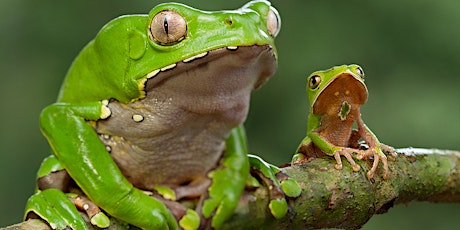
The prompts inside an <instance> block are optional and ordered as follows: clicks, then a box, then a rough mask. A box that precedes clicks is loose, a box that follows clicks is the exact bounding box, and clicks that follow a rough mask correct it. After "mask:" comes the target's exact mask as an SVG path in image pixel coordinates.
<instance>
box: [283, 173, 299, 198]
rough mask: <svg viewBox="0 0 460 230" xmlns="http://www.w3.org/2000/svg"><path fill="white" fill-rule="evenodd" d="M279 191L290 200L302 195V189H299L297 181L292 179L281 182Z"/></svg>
mask: <svg viewBox="0 0 460 230" xmlns="http://www.w3.org/2000/svg"><path fill="white" fill-rule="evenodd" d="M281 189H282V190H283V192H284V194H285V195H286V196H288V197H291V198H295V197H298V196H300V194H301V193H302V188H300V185H299V184H298V183H297V181H295V180H294V179H292V178H288V179H286V180H283V181H281Z"/></svg>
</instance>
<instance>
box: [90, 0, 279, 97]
mask: <svg viewBox="0 0 460 230" xmlns="http://www.w3.org/2000/svg"><path fill="white" fill-rule="evenodd" d="M279 30H280V17H279V15H278V13H277V11H276V9H274V8H273V7H271V6H270V3H269V2H268V1H263V0H259V1H251V2H249V3H248V4H246V5H245V6H243V7H242V8H240V9H238V10H232V11H216V12H208V11H201V10H197V9H194V8H191V7H189V6H186V5H182V4H178V3H165V4H160V5H157V6H156V7H155V8H153V9H152V10H151V11H150V13H149V15H128V16H122V17H119V18H117V19H115V20H113V21H111V22H110V23H108V24H107V25H106V26H105V27H104V28H103V29H102V30H101V31H100V33H99V34H98V36H97V37H96V39H95V41H94V50H95V51H96V52H95V53H97V55H98V58H97V59H98V60H97V61H96V62H99V63H100V65H104V66H103V67H102V68H104V69H105V70H104V71H103V72H104V73H105V75H107V76H104V79H103V80H101V81H104V83H105V84H106V85H107V84H109V85H112V86H113V88H114V89H113V90H112V91H113V92H114V94H115V92H124V94H123V95H121V94H119V95H116V97H114V98H116V99H118V100H120V101H122V102H128V101H132V100H137V99H139V98H142V97H144V96H145V91H146V89H145V87H146V85H147V83H146V82H147V81H148V80H150V79H154V78H160V76H161V75H168V74H164V73H166V72H170V71H171V70H173V71H176V72H175V75H177V73H179V72H184V71H190V70H191V69H197V68H201V72H202V73H203V74H205V73H206V68H207V66H209V65H211V64H212V62H213V61H215V60H217V59H219V58H220V57H224V56H226V55H227V54H228V53H230V52H233V54H232V55H233V59H234V60H236V59H238V58H240V59H244V58H247V60H248V61H249V60H255V59H258V56H259V55H260V54H261V53H264V52H268V53H270V54H271V56H272V57H271V59H270V60H269V59H268V58H266V59H267V60H263V61H262V62H260V63H261V64H259V66H257V68H259V70H258V72H257V73H256V74H259V75H260V76H259V77H257V78H255V82H248V84H252V86H253V88H257V87H258V86H260V85H261V84H262V83H263V82H265V81H266V80H267V79H268V77H270V76H271V75H273V73H274V71H275V70H276V50H275V46H274V38H275V36H276V35H277V34H278V32H279ZM265 56H266V55H264V58H265ZM261 57H262V56H261ZM198 60H201V61H198ZM204 60H205V61H204ZM208 64H209V65H208ZM217 64H223V63H222V62H220V63H217ZM236 64H240V63H237V62H235V65H236ZM228 70H229V69H228V68H226V67H224V68H222V71H228ZM235 71H238V69H237V68H235ZM222 76H228V75H226V74H224V73H223V74H222ZM161 78H164V77H161ZM197 80H203V79H197ZM234 80H236V79H234ZM106 90H107V89H106Z"/></svg>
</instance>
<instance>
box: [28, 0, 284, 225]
mask: <svg viewBox="0 0 460 230" xmlns="http://www.w3.org/2000/svg"><path fill="white" fill-rule="evenodd" d="M279 30H280V18H279V15H278V13H277V11H276V10H275V9H274V8H273V7H271V6H270V3H269V2H267V1H262V0H259V1H251V2H249V3H248V4H246V5H245V6H243V7H242V8H240V9H238V10H234V11H218V12H207V11H201V10H197V9H193V8H191V7H188V6H185V5H182V4H176V3H167V4H161V5H158V6H156V7H155V8H153V9H152V10H151V11H150V13H149V14H148V15H128V16H121V17H119V18H116V19H114V20H113V21H111V22H109V23H108V24H107V25H105V26H104V27H103V28H102V30H101V31H100V32H99V33H98V34H97V36H96V38H95V39H94V40H92V41H91V42H90V43H89V44H88V45H87V46H86V47H85V48H84V49H83V50H82V51H81V53H80V54H79V55H78V57H77V58H76V59H75V61H74V62H73V64H72V66H71V68H70V69H69V71H68V73H67V76H66V78H65V81H64V83H63V85H62V88H61V91H60V94H59V97H58V100H57V102H56V103H54V104H52V105H50V106H48V107H47V108H45V109H44V110H43V112H42V114H41V117H40V124H41V129H42V132H43V133H44V135H45V136H46V138H47V140H48V142H49V144H50V146H51V148H52V150H53V153H54V155H53V156H51V157H49V158H47V159H46V160H45V161H44V162H43V164H42V167H41V169H40V171H39V173H38V177H39V183H38V187H39V191H38V193H37V194H36V195H34V196H32V197H31V198H30V199H29V202H28V205H27V208H26V214H27V216H33V215H36V216H39V217H41V218H43V219H45V220H46V221H47V222H48V223H49V224H50V225H51V226H52V227H53V228H64V227H67V226H70V227H72V228H74V229H81V228H85V227H84V226H83V225H84V222H83V221H82V220H81V219H80V218H79V217H78V216H76V215H78V214H76V213H77V212H76V209H75V206H76V207H78V208H80V209H82V210H84V211H86V212H87V213H88V215H89V217H90V218H91V222H92V223H93V224H95V225H97V226H99V227H106V226H107V225H108V220H107V218H106V216H105V214H104V212H106V213H108V214H110V215H111V216H114V217H116V218H119V219H121V220H124V221H126V222H127V223H130V224H132V225H135V226H138V227H140V228H143V229H167V228H171V229H175V228H177V222H176V220H175V218H174V217H176V218H177V219H180V220H181V221H180V222H179V223H180V226H181V227H183V228H197V227H198V225H199V221H198V222H197V221H196V219H197V216H198V215H202V216H203V217H204V218H211V217H212V216H213V219H212V226H213V227H217V228H218V227H219V226H220V225H221V224H222V223H223V222H224V221H225V220H226V219H227V218H228V217H229V216H230V215H231V214H232V212H233V210H234V209H235V207H236V205H237V203H238V200H239V198H240V195H241V193H242V191H243V189H244V186H245V181H246V179H247V177H248V175H249V160H248V156H247V150H246V143H245V141H246V140H245V135H244V130H243V127H242V123H243V122H244V120H245V118H246V115H247V113H248V109H249V99H250V94H251V92H252V91H253V90H254V89H257V88H259V87H260V86H261V85H262V84H263V83H264V82H265V81H267V80H268V78H269V77H270V76H272V75H273V74H274V72H275V70H276V67H277V54H276V49H275V45H274V38H275V36H276V35H277V34H278V32H279ZM251 159H252V160H251V162H256V163H255V165H258V167H263V165H264V164H260V163H261V162H260V161H258V158H251ZM266 169H270V170H271V171H272V172H273V170H274V171H276V168H272V167H271V166H268V168H266ZM270 170H269V171H270ZM272 179H273V177H272ZM75 188H78V189H77V190H75ZM80 190H81V191H80ZM79 191H80V192H79ZM146 191H148V192H146ZM64 194H66V195H67V196H66V195H64ZM158 194H161V195H163V196H159V195H158ZM202 194H207V195H206V197H205V201H204V202H203V203H202V205H201V206H202V208H201V209H200V210H198V213H199V214H197V213H195V212H193V211H191V210H187V211H186V212H179V213H177V212H176V213H174V212H173V213H174V215H172V214H171V213H170V211H169V210H168V208H167V207H166V205H165V204H164V202H162V201H165V200H166V198H167V199H171V200H179V199H182V198H195V197H200V196H202ZM152 196H155V197H157V198H153V197H152ZM164 197H166V198H164ZM283 199H284V198H283ZM166 203H168V202H166ZM280 203H281V204H283V203H285V202H280ZM275 204H276V203H275ZM278 206H279V205H273V207H272V206H271V207H272V209H274V210H272V213H274V215H275V216H276V213H278V214H279V213H281V214H283V213H285V212H286V205H281V207H282V208H281V209H280V210H276V208H274V207H278ZM99 207H100V208H101V209H102V210H104V212H101V211H100V210H99ZM168 207H169V206H168ZM278 216H282V215H278ZM197 223H198V224H197Z"/></svg>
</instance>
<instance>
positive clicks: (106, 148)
mask: <svg viewBox="0 0 460 230" xmlns="http://www.w3.org/2000/svg"><path fill="white" fill-rule="evenodd" d="M105 150H107V152H109V153H110V152H112V147H110V145H106V146H105Z"/></svg>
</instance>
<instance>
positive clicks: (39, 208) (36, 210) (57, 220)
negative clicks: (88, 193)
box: [25, 189, 87, 229]
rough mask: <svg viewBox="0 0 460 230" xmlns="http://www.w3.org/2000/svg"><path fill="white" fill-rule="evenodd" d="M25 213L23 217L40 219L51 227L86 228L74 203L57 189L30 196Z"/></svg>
mask: <svg viewBox="0 0 460 230" xmlns="http://www.w3.org/2000/svg"><path fill="white" fill-rule="evenodd" d="M25 213H26V216H25V219H42V220H44V221H46V222H47V223H48V224H49V225H50V227H51V228H52V229H65V228H69V227H70V228H72V229H87V227H86V223H85V221H84V220H83V218H82V217H81V216H80V213H79V212H78V210H77V209H76V207H75V205H74V204H73V203H72V202H71V201H70V200H69V199H68V198H67V196H66V195H65V194H64V193H63V192H62V191H60V190H57V189H47V190H44V191H40V192H38V193H36V194H34V195H33V196H31V197H30V198H29V200H28V201H27V205H26V212H25Z"/></svg>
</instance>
